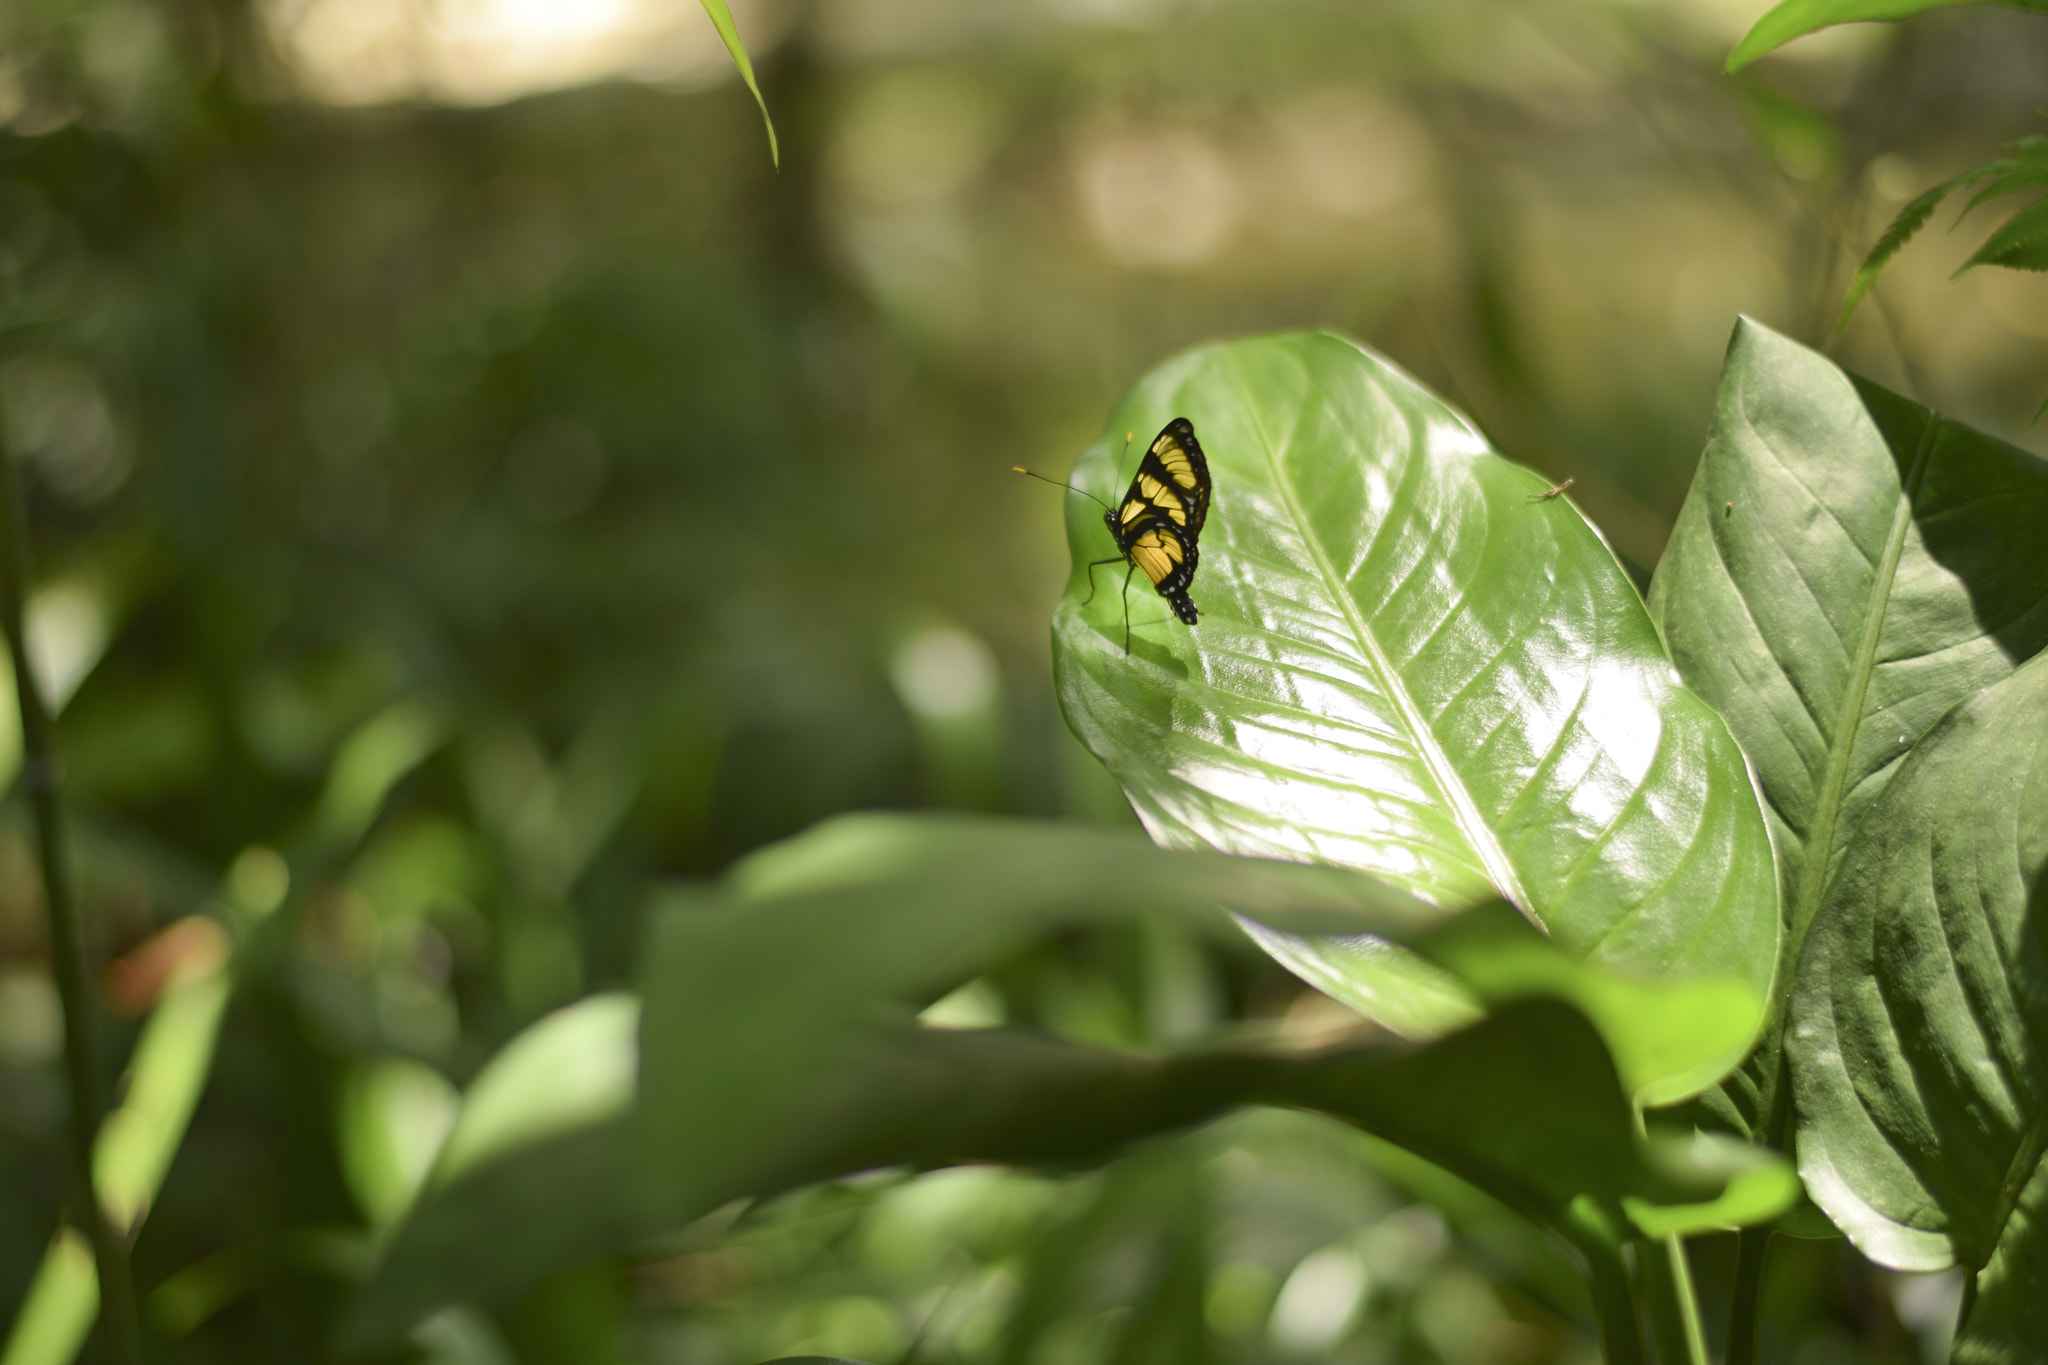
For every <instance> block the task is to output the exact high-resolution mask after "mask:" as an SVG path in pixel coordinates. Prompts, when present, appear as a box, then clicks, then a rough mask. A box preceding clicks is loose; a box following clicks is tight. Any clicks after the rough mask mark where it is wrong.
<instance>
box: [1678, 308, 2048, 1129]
mask: <svg viewBox="0 0 2048 1365" xmlns="http://www.w3.org/2000/svg"><path fill="white" fill-rule="evenodd" d="M1650 611H1651V613H1652V614H1653V615H1654V616H1655V617H1656V618H1657V621H1658V624H1659V625H1660V626H1661V627H1662V628H1663V632H1664V639H1665V642H1666V643H1667V644H1668V645H1669V647H1670V649H1671V657H1672V659H1673V660H1674V661H1675V662H1676V663H1677V665H1678V670H1679V673H1680V674H1681V675H1682V676H1683V677H1684V678H1685V680H1686V682H1687V683H1688V684H1690V685H1691V687H1692V688H1693V689H1694V690H1695V691H1697V692H1698V693H1699V694H1700V695H1702V696H1704V697H1705V698H1706V699H1707V700H1708V701H1710V702H1712V703H1713V704H1714V705H1715V706H1716V707H1717V708H1719V709H1720V711H1721V714H1722V715H1724V716H1726V717H1727V719H1728V724H1729V726H1730V727H1731V728H1732V729H1733V730H1734V731H1735V734H1736V737H1737V738H1738V739H1740V740H1741V741H1742V744H1743V747H1744V749H1745V750H1746V751H1747V753H1748V754H1749V757H1750V760H1751V762H1753V763H1754V764H1755V766H1756V770H1757V776H1758V780H1759V783H1760V785H1761V786H1762V789H1763V793H1764V802H1765V810H1766V814H1767V817H1768V818H1769V820H1770V822H1771V825H1772V829H1773V834H1774V837H1775V842H1776V845H1777V850H1778V858H1779V863H1780V871H1781V875H1782V876H1783V878H1784V885H1783V895H1784V905H1785V912H1786V921H1787V925H1788V934H1789V937H1788V940H1787V944H1786V950H1785V953H1786V961H1787V962H1793V961H1796V960H1797V955H1798V952H1799V944H1800V942H1801V941H1802V940H1803V938H1804V937H1805V934H1806V929H1807V925H1808V924H1809V923H1810V922H1811V920H1812V918H1813V915H1814V912H1815V910H1816V909H1817V908H1818V906H1819V904H1820V900H1821V895H1822V892H1823V889H1824V887H1825V884H1826V879H1827V875H1828V869H1829V867H1830V865H1831V864H1832V862H1833V861H1834V860H1836V859H1838V858H1839V856H1840V853H1841V850H1842V848H1843V847H1844V846H1845V844H1846V843H1847V842H1848V840H1849V837H1850V831H1852V830H1853V829H1855V827H1856V822H1857V820H1858V819H1859V818H1860V816H1861V815H1862V813H1863V812H1864V811H1865V810H1867V809H1868V808H1869V806H1870V804H1871V802H1872V801H1874V800H1875V799H1876V798H1877V797H1878V795H1879V794H1880V793H1881V792H1882V791H1883V790H1884V787H1885V784H1886V783H1887V782H1888V781H1890V780H1891V777H1892V774H1893V773H1894V772H1895V771H1896V769H1897V766H1898V764H1899V762H1900V760H1901V759H1903V758H1904V757H1905V756H1906V755H1907V754H1908V753H1909V752H1910V751H1911V749H1912V747H1913V745H1914V744H1915V742H1917V741H1918V740H1919V738H1920V736H1921V735H1922V734H1924V733H1925V732H1926V731H1927V729H1928V727H1929V726H1931V725H1933V724H1934V722H1935V721H1936V720H1937V719H1938V718H1939V717H1940V716H1941V715H1942V713H1943V712H1945V711H1947V710H1948V709H1949V708H1950V707H1951V706H1953V705H1955V704H1956V703H1957V702H1958V701H1960V700H1962V699H1963V698H1965V697H1968V696H1970V695H1972V694H1974V693H1975V692H1977V691H1978V690H1980V689H1981V688H1984V687H1986V686H1989V685H1990V684H1992V683H1995V682H1997V681H1998V680H1999V679H2000V678H2002V677H2004V676H2006V675H2007V674H2008V673H2009V672H2010V671H2011V670H2012V668H2013V666H2014V664H2015V662H2016V661H2018V660H2021V659H2025V658H2027V657H2028V656H2029V655H2031V654H2033V653H2034V652H2035V651H2036V650H2038V649H2040V648H2041V647H2042V646H2043V645H2044V644H2048V465H2043V463H2042V462H2041V461H2039V460H2037V459H2035V458H2034V457H2033V456H2031V455H2028V454H2027V453H2025V452H2024V451H2021V450H2018V449H2015V448H2014V447H2012V446H2008V445H2005V444H2003V443H2002V442H1999V441H1995V440H1993V439H1991V438H1990V437H1988V436H1984V435H1982V434H1980V433H1978V432H1974V431H1971V430H1970V429H1969V428H1967V427H1964V426H1962V425H1960V424H1958V423H1955V422H1951V421H1948V420H1947V419H1945V418H1942V417H1939V416H1938V415H1936V414H1934V413H1931V412H1929V411H1928V410H1927V409H1925V408H1922V407H1920V406H1919V405H1917V404H1915V403H1911V402H1908V401H1907V400H1905V399H1903V398H1900V397H1899V396H1898V395H1896V394H1893V393H1890V392H1888V391H1886V390H1884V389H1882V388H1879V387H1878V386H1877V385H1874V384H1870V383H1866V382H1864V381H1861V380H1855V379H1852V378H1851V377H1850V376H1849V375H1847V374H1845V373H1843V372H1842V371H1841V370H1840V369H1839V368H1837V367H1836V366H1835V365H1834V364H1833V362H1831V361H1829V360H1828V359H1827V358H1826V357H1824V356H1822V355H1820V354H1819V353H1817V352H1815V351H1811V350H1808V349H1807V348H1805V347H1803V346H1800V345H1799V344H1797V343H1796V342H1793V341H1790V340H1788V339H1786V338H1785V337H1782V336H1779V335H1778V334H1777V333H1775V332H1772V331H1770V330H1769V329H1768V328H1765V327H1762V326H1759V325H1758V324H1756V323H1754V322H1750V321H1748V320H1746V319H1745V320H1743V321H1742V322H1740V323H1738V324H1737V326H1736V329H1735V334H1734V337H1733V338H1732V339H1731V340H1730V342H1729V346H1728V358H1727V361H1726V363H1725V365H1724V366H1723V368H1722V374H1721V387H1720V393H1719V396H1718V398H1717V399H1716V405H1715V412H1714V421H1713V427H1712V429H1711V431H1710V432H1709V434H1708V437H1707V448H1706V453H1705V454H1704V455H1703V456H1702V457H1701V460H1700V467H1699V472H1698V473H1697V474H1696V475H1695V476H1694V480H1693V486H1692V491H1691V493H1690V494H1689V495H1688V496H1687V498H1686V502H1685V506H1684V507H1683V509H1681V511H1680V512H1679V516H1678V521H1677V524H1676V526H1675V527H1674V528H1673V530H1672V535H1671V543H1670V546H1669V548H1667V549H1666V551H1665V553H1664V559H1663V561H1662V562H1661V563H1660V564H1658V566H1657V573H1656V577H1655V579H1654V580H1653V581H1652V583H1651V585H1650ZM1775 1083H1776V1082H1775V1078H1774V1076H1766V1077H1764V1078H1762V1080H1761V1084H1762V1085H1763V1086H1764V1089H1765V1090H1766V1091H1768V1089H1769V1088H1770V1087H1771V1086H1773V1085H1775ZM1754 1099H1755V1102H1756V1103H1759V1104H1764V1105H1768V1104H1769V1103H1770V1099H1771V1097H1770V1095H1769V1094H1768V1093H1764V1092H1762V1091H1760V1092H1759V1093H1758V1094H1757V1095H1756V1096H1755V1097H1754ZM1752 1117H1754V1116H1753V1115H1752Z"/></svg>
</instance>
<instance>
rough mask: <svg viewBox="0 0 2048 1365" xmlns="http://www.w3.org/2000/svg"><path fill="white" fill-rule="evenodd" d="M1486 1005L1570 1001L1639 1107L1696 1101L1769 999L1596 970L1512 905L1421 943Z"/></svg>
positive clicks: (1736, 988)
mask: <svg viewBox="0 0 2048 1365" xmlns="http://www.w3.org/2000/svg"><path fill="white" fill-rule="evenodd" d="M1414 947H1415V950H1416V952H1417V953H1419V954H1421V955H1422V956H1423V957H1424V958H1426V959H1427V960H1428V961H1430V962H1432V963H1435V964H1436V965H1437V966H1439V967H1442V968H1444V969H1446V970H1447V971H1449V972H1451V973H1452V974H1453V975H1454V976H1455V977H1456V979H1457V980H1458V982H1459V983H1460V984H1462V985H1463V986H1465V987H1466V988H1468V989H1469V990H1471V991H1472V992H1473V993H1474V994H1475V995H1476V996H1477V997H1478V998H1479V999H1480V1000H1483V1001H1484V1002H1486V1003H1487V1004H1488V1005H1501V1004H1505V1003H1507V1002H1508V1001H1511V1000H1520V999H1526V998H1528V997H1530V996H1539V995H1547V996H1552V997H1555V998H1557V999H1560V1000H1565V1001H1569V1002H1570V1003H1571V1004H1572V1005H1573V1006H1575V1007H1576V1008H1577V1009H1578V1010H1579V1012H1580V1013H1582V1014H1584V1015H1585V1016H1586V1018H1588V1019H1589V1020H1591V1021H1592V1022H1593V1024H1594V1026H1595V1027H1596V1028H1598V1029H1599V1031H1600V1036H1601V1037H1602V1038H1604V1039H1605V1040H1606V1043H1607V1050H1608V1052H1609V1053H1611V1054H1612V1056H1613V1058H1614V1064H1615V1067H1616V1069H1617V1070H1618V1071H1619V1072H1620V1074H1621V1080H1622V1086H1623V1088H1624V1089H1625V1090H1626V1091H1627V1092H1628V1094H1629V1095H1630V1096H1631V1097H1632V1098H1633V1099H1634V1101H1635V1102H1636V1103H1637V1104H1639V1105H1646V1106H1647V1105H1657V1104H1665V1103H1669V1102H1671V1101H1674V1100H1679V1099H1683V1098H1685V1097H1687V1096H1690V1095H1695V1094H1698V1093H1699V1092H1700V1090H1702V1089H1703V1088H1705V1087H1706V1086H1709V1085H1712V1084H1713V1083H1714V1082H1715V1081H1716V1080H1719V1079H1720V1078H1721V1077H1722V1076H1723V1075H1725V1074H1726V1073H1727V1071H1728V1069H1729V1068H1730V1067H1732V1066H1734V1065H1735V1064H1736V1063H1737V1062H1739V1061H1741V1060H1742V1056H1743V1054H1744V1053H1745V1052H1747V1051H1748V1050H1749V1046H1750V1044H1751V1043H1752V1042H1753V1041H1754V1039H1755V1034H1756V1020H1757V1016H1758V1014H1759V1013H1760V1012H1761V1008H1762V1003H1763V1002H1762V1001H1761V1000H1760V999H1759V998H1758V996H1757V993H1756V992H1755V991H1753V990H1751V989H1750V988H1749V987H1748V986H1747V985H1745V984H1744V983H1743V982H1741V981H1737V980H1735V979H1733V978H1732V977H1711V978H1706V979H1701V980H1693V981H1654V980H1650V979H1648V978H1643V977H1634V976H1629V975H1625V974H1623V973H1621V972H1618V971H1614V970H1608V969H1602V968H1598V967H1592V966H1589V965H1587V964H1586V963H1584V962H1581V961H1579V960H1578V959H1577V958H1574V957H1573V956H1571V955H1570V954H1569V953H1567V952H1565V951H1564V950H1563V949H1562V948H1559V947H1558V946H1557V945H1556V944H1555V943H1553V942H1551V941H1550V940H1549V939H1547V938H1544V937H1543V936H1542V935H1541V934H1539V933H1537V932H1536V931H1535V930H1534V929H1532V928H1531V927H1530V926H1529V924H1528V922H1527V921H1525V920H1523V919H1522V918H1521V917H1520V916H1519V915H1517V914H1515V913H1514V911H1512V910H1510V909H1509V908H1508V907H1507V906H1506V905H1504V904H1499V903H1495V904H1493V905H1487V906H1481V907H1479V908H1477V909H1474V910H1471V911H1469V912H1467V913H1466V914H1463V915H1460V916H1459V917H1458V918H1457V919H1455V920H1452V921H1451V922H1450V923H1449V924H1446V925H1445V926H1444V927H1442V928H1441V929H1437V930H1434V931H1432V932H1430V933H1428V934H1426V935H1424V936H1423V937H1422V938H1421V939H1419V940H1417V941H1416V943H1415V944H1414Z"/></svg>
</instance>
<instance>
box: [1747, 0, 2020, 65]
mask: <svg viewBox="0 0 2048 1365" xmlns="http://www.w3.org/2000/svg"><path fill="white" fill-rule="evenodd" d="M1963 2H1964V0H1782V3H1780V4H1779V5H1777V6H1776V7H1775V8H1773V9H1772V10H1771V11H1770V12H1769V13H1768V14H1766V15H1764V17H1763V18H1761V19H1759V20H1757V21H1756V24H1755V26H1754V27H1752V28H1751V29H1750V30H1749V32H1748V33H1745V34H1744V35H1743V36H1742V41H1741V42H1739V43H1737V44H1736V45H1735V50H1734V51H1733V52H1731V53H1729V54H1728V70H1730V71H1740V70H1741V69H1742V68H1743V67H1745V66H1748V65H1749V64H1750V63H1751V62H1753V61H1755V60H1756V59H1757V58H1759V57H1761V56H1763V55H1764V54H1765V53H1766V52H1769V51H1771V50H1772V49H1773V48H1779V47H1783V46H1784V45H1785V44H1786V43H1789V42H1791V41H1792V40H1793V39H1794V38H1799V37H1803V36H1805V35H1806V34H1809V33H1813V32H1815V31H1817V30H1819V29H1824V28H1829V27H1832V26H1833V25H1835V24H1853V23H1857V22H1859V21H1865V20H1897V19H1910V18H1912V17H1913V16H1914V15H1916V14H1922V13H1925V12H1926V11H1928V10H1931V9H1946V8H1947V7H1948V6H1950V5H1959V4H1962V3H1963ZM1996 3H1998V4H2002V5H2006V6H2008V7H2009V8H2012V9H2026V10H2033V11H2034V12H2036V13H2039V14H2048V0H1996Z"/></svg>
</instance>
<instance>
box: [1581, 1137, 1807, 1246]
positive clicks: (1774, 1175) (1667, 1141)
mask: <svg viewBox="0 0 2048 1365" xmlns="http://www.w3.org/2000/svg"><path fill="white" fill-rule="evenodd" d="M1650 1155H1651V1159H1652V1161H1654V1162H1659V1163H1670V1169H1671V1170H1673V1171H1674V1172H1675V1173H1676V1177H1677V1178H1683V1179H1689V1180H1692V1181H1694V1182H1698V1181H1700V1180H1701V1178H1702V1177H1703V1176H1712V1177H1717V1178H1718V1179H1719V1180H1720V1181H1723V1182H1725V1184H1723V1186H1722V1188H1721V1190H1720V1191H1719V1192H1718V1193H1717V1194H1716V1195H1715V1196H1714V1197H1713V1198H1711V1199H1707V1200H1703V1201H1701V1202H1699V1203H1696V1204H1678V1205H1673V1204H1655V1203H1651V1202H1649V1201H1646V1200H1640V1199H1633V1198H1631V1199H1624V1200H1623V1201H1622V1207H1623V1209H1625V1210H1626V1211H1627V1213H1628V1216H1629V1221H1630V1222H1632V1223H1634V1224H1635V1225H1636V1227H1637V1228H1639V1229H1641V1231H1642V1232H1643V1233H1644V1235H1646V1236H1650V1237H1689V1236H1691V1235H1693V1234H1694V1233H1700V1232H1711V1231H1715V1230H1724V1231H1725V1230H1727V1229H1731V1228H1742V1227H1748V1226H1750V1225H1751V1224H1754V1223H1767V1222H1769V1221H1771V1220H1772V1219H1773V1218H1777V1217H1778V1216H1779V1215H1781V1214H1783V1213H1785V1212H1786V1211H1787V1210H1789V1209H1791V1208H1792V1206H1793V1205H1794V1203H1796V1202H1797V1201H1798V1199H1799V1195H1800V1189H1799V1176H1798V1173H1797V1172H1795V1171H1794V1170H1793V1169H1792V1163H1791V1162H1789V1161H1787V1160H1786V1159H1785V1158H1784V1157H1782V1156H1779V1155H1778V1154H1777V1153H1776V1152H1773V1151H1771V1150H1770V1149H1768V1148H1765V1147H1757V1146H1754V1145H1752V1144H1750V1143H1747V1142H1743V1141H1740V1140H1738V1139H1735V1138H1730V1137H1723V1136H1721V1135H1720V1134H1717V1133H1700V1132H1694V1133H1692V1134H1689V1135H1687V1136H1683V1137H1677V1136H1671V1137H1657V1138H1653V1140H1652V1142H1651V1147H1650Z"/></svg>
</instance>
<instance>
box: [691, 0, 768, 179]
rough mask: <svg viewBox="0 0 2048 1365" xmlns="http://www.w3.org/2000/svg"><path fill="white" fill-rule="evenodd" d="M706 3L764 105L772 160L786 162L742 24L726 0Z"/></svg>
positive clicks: (735, 61)
mask: <svg viewBox="0 0 2048 1365" xmlns="http://www.w3.org/2000/svg"><path fill="white" fill-rule="evenodd" d="M698 3H700V4H702V5H703V6H704V13H705V14H706V15H707V16H709V17H710V19H711V27H713V28H715V29H717V30H718V41H719V42H721V43H724V44H725V51H726V54H727V55H728V56H730V57H731V58H732V64H733V66H734V67H735V68H736V69H738V71H739V73H740V79H741V80H743V81H745V82H746V83H747V89H749V90H751V91H753V92H754V103H755V104H757V105H759V106H760V107H761V123H762V124H763V126H765V127H766V128H767V129H768V159H769V160H770V161H771V162H773V163H774V164H775V165H777V166H780V165H781V164H782V146H781V144H780V143H778V142H777V141H776V140H775V120H774V119H772V118H770V117H769V116H768V101H767V99H766V98H764V97H763V96H762V94H761V85H760V82H758V81H756V80H755V79H754V63H753V62H752V61H751V60H750V59H749V58H748V56H747V46H746V44H745V43H743V42H741V41H740V30H739V25H737V24H735V23H733V21H732V11H731V10H730V9H728V8H726V4H725V0H698Z"/></svg>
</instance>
